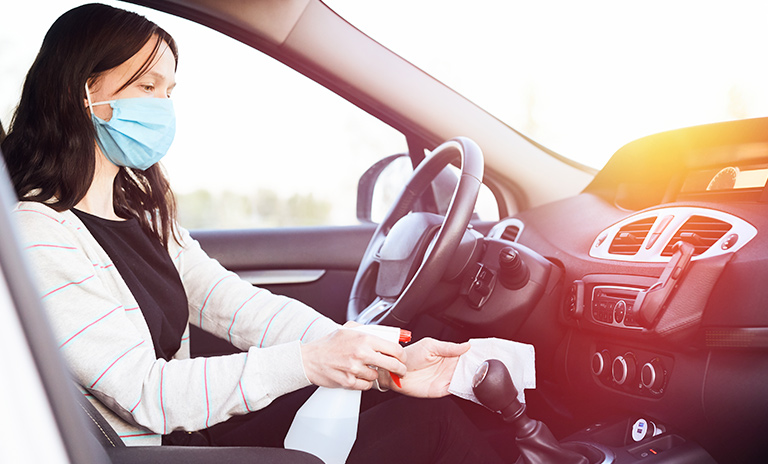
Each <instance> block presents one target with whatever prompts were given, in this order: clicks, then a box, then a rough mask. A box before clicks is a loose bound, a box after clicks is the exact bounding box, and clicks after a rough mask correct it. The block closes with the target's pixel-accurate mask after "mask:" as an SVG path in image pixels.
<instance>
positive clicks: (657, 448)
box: [561, 418, 715, 464]
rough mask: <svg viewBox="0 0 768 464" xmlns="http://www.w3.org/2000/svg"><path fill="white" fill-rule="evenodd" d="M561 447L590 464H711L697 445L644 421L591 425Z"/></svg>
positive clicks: (632, 420) (641, 419)
mask: <svg viewBox="0 0 768 464" xmlns="http://www.w3.org/2000/svg"><path fill="white" fill-rule="evenodd" d="M561 444H562V446H563V447H566V448H570V449H574V450H579V449H580V450H582V453H584V454H585V455H586V456H587V457H588V458H589V462H590V464H635V463H643V464H654V463H664V464H710V463H711V464H715V460H714V459H712V457H711V456H710V455H709V454H708V453H707V452H706V451H705V450H704V449H703V448H701V447H700V446H699V445H698V444H696V443H694V442H692V441H688V440H686V439H685V438H683V437H681V436H679V435H677V434H675V433H674V432H670V431H668V430H667V429H666V427H665V426H664V425H663V424H660V423H658V422H654V421H652V420H650V419H647V418H631V419H627V420H624V421H619V422H614V423H610V424H602V423H597V424H593V425H591V426H589V427H587V428H585V429H584V430H581V431H579V432H577V433H575V434H573V435H571V436H569V437H567V438H565V439H564V440H562V442H561ZM586 450H589V451H588V452H589V453H590V454H587V451H586Z"/></svg>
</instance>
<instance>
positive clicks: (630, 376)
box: [611, 353, 636, 385]
mask: <svg viewBox="0 0 768 464" xmlns="http://www.w3.org/2000/svg"><path fill="white" fill-rule="evenodd" d="M635 369H636V367H635V356H634V355H633V354H632V353H625V354H624V355H623V356H616V359H614V360H613V364H611V376H612V377H613V381H614V382H616V383H617V384H618V385H625V384H626V385H628V384H631V383H632V382H633V381H634V380H635Z"/></svg>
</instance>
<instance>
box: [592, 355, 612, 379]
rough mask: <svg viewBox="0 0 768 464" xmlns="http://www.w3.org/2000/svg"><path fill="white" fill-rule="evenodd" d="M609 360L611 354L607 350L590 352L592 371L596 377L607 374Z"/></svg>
mask: <svg viewBox="0 0 768 464" xmlns="http://www.w3.org/2000/svg"><path fill="white" fill-rule="evenodd" d="M610 360H611V354H610V353H609V352H608V350H603V351H595V353H594V354H592V373H593V374H595V375H596V376H598V377H604V376H605V375H607V374H609V370H610V369H609V368H608V363H609V362H610Z"/></svg>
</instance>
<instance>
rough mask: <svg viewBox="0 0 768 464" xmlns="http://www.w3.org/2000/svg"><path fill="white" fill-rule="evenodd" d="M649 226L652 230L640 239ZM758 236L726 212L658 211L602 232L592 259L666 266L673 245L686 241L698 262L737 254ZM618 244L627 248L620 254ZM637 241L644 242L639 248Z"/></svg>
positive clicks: (683, 207)
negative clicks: (659, 263) (660, 263)
mask: <svg viewBox="0 0 768 464" xmlns="http://www.w3.org/2000/svg"><path fill="white" fill-rule="evenodd" d="M647 223H650V224H651V226H650V228H649V230H648V232H647V233H645V235H644V236H643V237H642V238H640V235H642V233H643V231H644V228H645V226H646V225H647ZM621 234H630V235H632V237H631V238H630V237H628V236H627V235H624V236H622V235H621ZM756 235H757V229H756V228H755V227H754V226H753V225H752V224H749V223H748V222H746V221H744V220H743V219H740V218H738V217H736V216H733V215H732V214H729V213H725V212H723V211H718V210H714V209H708V208H698V207H687V206H681V207H669V208H658V209H654V210H649V211H644V212H642V213H639V214H635V215H633V216H630V217H628V218H626V219H624V220H622V221H620V222H618V223H616V224H614V225H612V226H611V227H609V228H607V229H605V230H603V231H602V232H600V234H598V236H597V238H596V239H595V241H594V242H593V243H592V247H591V248H590V250H589V255H590V256H591V257H593V258H600V259H608V260H613V261H630V262H641V263H643V262H645V263H654V262H662V263H663V262H667V261H669V258H670V256H671V255H672V253H671V247H672V245H674V244H675V243H677V241H679V240H681V239H685V240H686V241H690V242H694V243H693V245H694V246H697V249H696V254H695V255H694V257H693V259H694V260H697V259H705V258H710V257H713V256H718V255H722V254H725V253H733V252H736V251H738V250H739V249H740V248H741V247H743V246H744V245H746V244H747V243H748V242H749V241H750V240H752V239H753V238H754V237H755V236H756ZM617 241H618V242H622V241H623V242H625V243H624V244H625V245H628V246H626V247H624V248H622V249H619V252H617V249H616V248H614V247H612V245H614V242H617ZM637 241H639V242H641V243H640V246H639V247H636V243H635V242H637ZM629 242H632V243H631V246H629ZM635 249H636V250H635ZM630 253H631V254H630Z"/></svg>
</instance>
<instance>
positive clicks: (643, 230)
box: [608, 216, 656, 255]
mask: <svg viewBox="0 0 768 464" xmlns="http://www.w3.org/2000/svg"><path fill="white" fill-rule="evenodd" d="M654 222H656V217H655V216H654V217H649V218H645V219H641V220H639V221H636V222H633V223H631V224H627V225H625V226H624V227H622V228H621V229H620V230H619V232H618V233H617V234H616V236H615V237H614V239H613V241H612V242H611V247H610V248H609V249H608V252H609V253H612V254H616V255H634V254H636V253H637V252H638V251H639V250H640V247H641V246H642V245H643V241H644V240H645V237H647V236H648V232H650V230H651V227H653V223H654Z"/></svg>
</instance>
